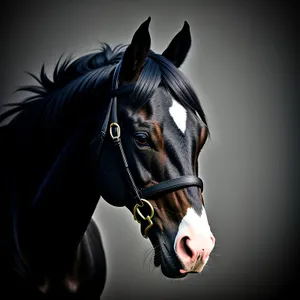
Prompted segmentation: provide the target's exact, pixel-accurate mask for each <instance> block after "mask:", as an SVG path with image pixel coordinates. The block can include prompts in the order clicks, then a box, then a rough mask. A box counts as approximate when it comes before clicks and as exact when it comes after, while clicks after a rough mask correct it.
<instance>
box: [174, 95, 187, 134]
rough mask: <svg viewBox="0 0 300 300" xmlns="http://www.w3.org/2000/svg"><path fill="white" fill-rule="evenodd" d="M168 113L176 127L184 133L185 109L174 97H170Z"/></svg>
mask: <svg viewBox="0 0 300 300" xmlns="http://www.w3.org/2000/svg"><path fill="white" fill-rule="evenodd" d="M170 115H171V116H172V118H173V120H174V122H175V123H176V125H177V127H178V128H179V129H180V130H181V131H182V133H184V132H185V129H186V109H185V108H184V107H183V106H182V105H180V104H179V103H178V102H177V101H176V100H174V99H172V106H171V107H170Z"/></svg>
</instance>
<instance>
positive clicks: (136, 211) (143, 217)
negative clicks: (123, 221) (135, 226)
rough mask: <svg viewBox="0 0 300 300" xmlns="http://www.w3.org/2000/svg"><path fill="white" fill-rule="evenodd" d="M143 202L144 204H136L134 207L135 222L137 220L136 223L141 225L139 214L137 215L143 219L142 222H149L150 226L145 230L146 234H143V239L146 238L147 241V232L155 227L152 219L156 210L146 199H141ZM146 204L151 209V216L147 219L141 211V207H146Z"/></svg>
mask: <svg viewBox="0 0 300 300" xmlns="http://www.w3.org/2000/svg"><path fill="white" fill-rule="evenodd" d="M141 201H142V204H136V205H135V206H134V208H133V218H134V220H135V221H136V222H138V223H141V221H140V220H138V218H137V214H136V213H138V215H139V216H140V217H141V218H142V220H144V221H148V223H149V225H148V226H147V227H146V229H145V231H144V234H143V237H144V238H145V239H147V238H148V236H147V232H148V230H149V229H150V228H151V227H152V226H153V222H152V220H151V219H152V218H153V216H154V208H153V206H152V204H151V203H150V202H149V201H147V200H145V199H141ZM144 203H146V204H148V206H149V207H150V216H149V215H147V217H145V216H144V215H143V214H142V213H141V211H140V210H139V207H144Z"/></svg>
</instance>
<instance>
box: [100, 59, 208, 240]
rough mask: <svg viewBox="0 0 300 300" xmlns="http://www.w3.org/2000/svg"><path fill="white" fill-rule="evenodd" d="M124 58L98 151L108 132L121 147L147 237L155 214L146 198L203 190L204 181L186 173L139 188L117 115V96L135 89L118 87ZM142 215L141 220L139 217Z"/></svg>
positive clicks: (115, 77) (114, 82) (136, 213)
mask: <svg viewBox="0 0 300 300" xmlns="http://www.w3.org/2000/svg"><path fill="white" fill-rule="evenodd" d="M121 63H122V60H121V61H120V62H119V63H118V65H117V67H116V68H115V71H114V74H113V78H112V91H111V100H110V103H109V106H108V110H107V113H106V117H105V119H104V122H103V125H102V127H101V133H100V141H99V147H98V151H99V152H100V151H101V149H102V146H103V142H104V139H105V136H106V134H107V132H108V128H109V133H110V136H111V138H112V140H113V142H114V143H115V145H116V146H117V147H118V148H119V151H120V153H121V157H122V160H123V163H124V166H125V170H126V173H127V175H128V178H129V180H130V182H131V186H132V188H133V190H134V194H135V196H134V197H133V198H134V201H135V202H136V204H135V206H134V208H133V216H134V220H135V221H137V222H138V223H141V221H142V220H143V221H147V222H148V225H147V226H146V228H145V230H144V232H143V233H142V235H143V237H145V238H147V237H148V235H147V232H148V231H149V229H150V228H151V227H152V226H153V222H152V218H153V216H154V209H153V206H152V204H151V203H150V202H149V201H148V200H146V199H149V198H151V197H154V196H158V195H160V194H164V193H169V192H173V191H176V190H180V189H183V188H187V187H190V186H198V187H199V188H200V189H201V192H202V191H203V181H202V180H201V178H199V177H197V176H194V175H185V176H180V177H178V178H173V179H170V180H166V181H163V182H160V183H158V184H155V185H152V186H150V187H146V188H143V189H139V188H138V187H137V186H136V184H135V181H134V179H133V176H132V174H131V172H130V169H129V165H128V162H127V159H126V154H125V152H124V149H123V146H122V141H121V128H120V125H119V124H118V116H117V98H118V96H120V95H124V94H129V93H131V92H132V91H133V89H134V87H135V84H127V85H124V86H122V87H121V88H119V87H118V77H119V72H120V68H121ZM145 204H147V205H148V207H149V209H150V213H149V214H148V215H147V216H146V217H145V216H144V215H143V214H142V212H141V211H140V208H142V207H144V206H145ZM138 216H139V217H140V220H139V218H138Z"/></svg>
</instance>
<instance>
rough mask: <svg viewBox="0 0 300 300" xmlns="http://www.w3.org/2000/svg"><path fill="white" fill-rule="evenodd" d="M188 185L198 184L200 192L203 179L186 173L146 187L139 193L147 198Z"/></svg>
mask: <svg viewBox="0 0 300 300" xmlns="http://www.w3.org/2000/svg"><path fill="white" fill-rule="evenodd" d="M190 186H198V187H200V189H201V192H203V181H202V180H201V178H199V177H197V176H193V175H186V176H181V177H178V178H174V179H170V180H166V181H163V182H160V183H158V184H155V185H152V186H150V187H147V188H145V189H143V190H142V191H141V194H142V197H143V198H145V199H149V197H155V196H157V195H159V194H163V193H167V192H174V191H176V190H180V189H183V188H186V187H190Z"/></svg>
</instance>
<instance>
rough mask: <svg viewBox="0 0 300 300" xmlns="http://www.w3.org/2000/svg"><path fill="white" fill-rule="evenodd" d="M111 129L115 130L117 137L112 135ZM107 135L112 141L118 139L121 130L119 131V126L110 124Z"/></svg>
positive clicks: (113, 123)
mask: <svg viewBox="0 0 300 300" xmlns="http://www.w3.org/2000/svg"><path fill="white" fill-rule="evenodd" d="M113 127H116V130H117V135H114V134H113V131H112V129H113ZM109 133H110V136H111V137H112V139H113V140H116V139H118V138H120V136H121V129H120V126H119V124H118V123H115V122H112V123H111V124H110V126H109Z"/></svg>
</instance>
